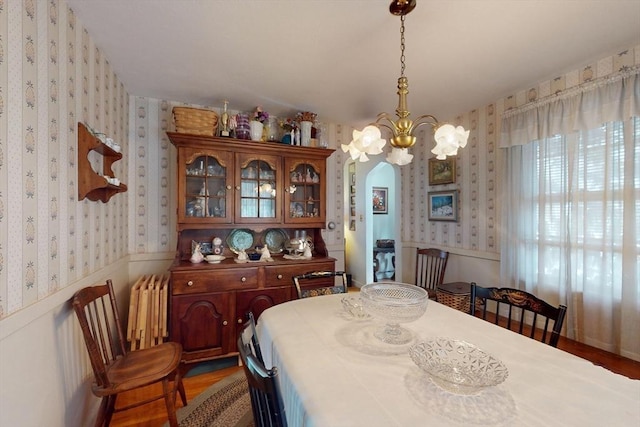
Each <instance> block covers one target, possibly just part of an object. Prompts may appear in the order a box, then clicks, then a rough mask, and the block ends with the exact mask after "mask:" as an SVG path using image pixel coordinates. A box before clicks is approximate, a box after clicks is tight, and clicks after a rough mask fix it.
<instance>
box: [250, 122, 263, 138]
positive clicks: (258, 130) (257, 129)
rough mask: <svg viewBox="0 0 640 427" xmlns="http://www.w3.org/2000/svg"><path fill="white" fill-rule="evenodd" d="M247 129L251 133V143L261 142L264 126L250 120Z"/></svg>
mask: <svg viewBox="0 0 640 427" xmlns="http://www.w3.org/2000/svg"><path fill="white" fill-rule="evenodd" d="M249 129H250V132H251V140H252V141H262V131H263V129H264V124H262V123H260V122H259V121H257V120H251V121H250V122H249Z"/></svg>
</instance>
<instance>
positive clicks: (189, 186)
mask: <svg viewBox="0 0 640 427" xmlns="http://www.w3.org/2000/svg"><path fill="white" fill-rule="evenodd" d="M167 135H168V136H169V139H170V140H171V142H172V143H173V145H175V146H176V148H177V150H178V156H177V158H178V170H177V173H178V181H177V183H178V191H177V198H178V200H177V209H178V212H177V219H178V220H177V232H178V248H177V253H176V259H175V261H174V263H173V264H172V266H171V269H170V273H171V294H170V319H171V320H170V337H171V339H172V340H173V341H177V342H180V343H181V344H182V346H183V350H184V354H183V358H184V360H185V362H187V363H191V362H198V361H202V360H208V359H213V358H217V357H221V356H225V355H229V354H232V353H235V352H236V345H235V342H236V338H237V332H238V330H239V328H240V326H241V325H242V323H243V322H244V321H245V319H246V315H247V313H248V312H249V311H251V312H253V314H254V316H255V317H256V318H258V317H259V316H260V314H261V313H262V312H263V311H264V310H265V309H267V308H269V307H271V306H273V305H275V304H280V303H283V302H286V301H289V300H291V299H292V298H296V293H295V291H294V289H293V281H292V277H293V276H294V275H297V274H304V273H307V272H309V271H315V270H332V271H333V270H334V269H335V259H333V258H330V257H328V252H327V249H326V246H325V243H324V241H323V239H322V234H321V233H320V230H321V229H322V228H324V226H325V221H326V213H325V210H326V159H327V157H329V156H330V155H331V153H332V152H333V150H329V149H324V148H313V147H298V146H289V145H285V144H281V143H272V142H254V141H246V140H236V139H232V138H217V137H207V136H197V135H189V134H183V133H174V132H168V133H167ZM296 235H306V236H307V237H306V239H307V242H308V243H309V244H310V245H311V246H312V247H313V253H312V255H313V256H312V258H311V259H303V258H301V257H295V256H294V258H295V259H288V258H291V257H290V256H287V257H285V255H290V254H289V251H288V250H287V249H290V248H288V247H287V245H288V242H289V240H290V239H291V238H293V237H294V236H296ZM214 238H219V239H220V241H221V242H222V249H220V248H213V247H212V242H213V240H214ZM195 243H201V244H202V246H203V247H204V248H205V252H208V251H210V250H211V251H218V252H220V251H221V254H222V255H223V256H225V259H224V260H223V261H221V262H219V263H215V264H213V263H208V262H206V261H204V262H202V263H198V264H194V263H192V262H191V261H190V257H191V253H192V247H193V245H194V244H195ZM265 244H266V245H267V247H268V248H269V250H270V253H271V256H272V258H273V261H272V262H264V261H258V262H245V263H240V262H238V260H237V252H238V251H239V250H245V251H246V252H250V251H252V250H254V248H255V247H256V246H259V247H263V246H264V245H265Z"/></svg>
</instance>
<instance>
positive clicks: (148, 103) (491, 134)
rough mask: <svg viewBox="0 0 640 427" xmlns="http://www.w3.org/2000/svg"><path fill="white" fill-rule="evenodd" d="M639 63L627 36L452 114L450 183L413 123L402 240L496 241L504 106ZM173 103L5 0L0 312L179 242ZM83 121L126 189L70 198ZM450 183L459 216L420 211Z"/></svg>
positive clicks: (86, 43) (336, 194)
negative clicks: (128, 86)
mask: <svg viewBox="0 0 640 427" xmlns="http://www.w3.org/2000/svg"><path fill="white" fill-rule="evenodd" d="M639 62H640V46H636V47H635V48H632V49H629V50H625V51H622V52H619V53H618V54H616V55H613V56H609V57H606V58H603V59H601V60H599V61H596V62H594V63H592V64H588V65H586V66H584V67H582V68H581V69H578V70H574V71H571V72H569V73H567V74H563V75H560V76H558V77H557V78H555V79H552V80H549V81H545V82H541V83H539V84H538V85H535V86H532V87H530V88H526V89H523V90H521V91H519V92H517V93H514V94H513V95H512V96H509V97H507V98H503V99H500V100H497V101H496V102H494V103H491V104H489V105H486V106H483V107H480V108H478V109H475V110H473V111H471V112H466V113H462V114H461V115H460V116H458V117H455V118H453V120H451V121H452V122H454V123H456V124H462V125H463V126H465V127H466V128H468V129H470V130H471V135H470V139H469V144H468V145H467V147H466V148H465V149H462V150H460V152H459V155H458V157H457V166H458V169H457V179H456V183H455V184H447V185H440V186H429V184H428V159H429V158H430V157H432V154H431V153H430V149H431V147H432V145H433V144H432V142H431V135H430V134H429V133H428V132H426V131H424V132H422V133H421V134H420V135H419V141H418V144H417V145H416V146H415V147H414V148H413V154H414V155H415V158H414V161H413V162H412V163H411V164H410V165H408V166H405V167H402V168H401V176H402V194H401V199H400V200H401V205H402V224H403V228H402V240H403V244H405V245H412V244H415V245H426V244H429V245H434V246H441V247H448V248H458V249H463V250H468V251H478V252H486V253H493V254H499V240H500V239H499V227H498V225H499V223H500V220H499V217H500V214H499V207H500V200H499V194H500V184H501V183H500V164H499V160H500V156H499V152H498V150H497V144H498V141H497V135H498V133H499V126H500V116H501V114H502V112H503V111H505V110H507V109H509V108H514V107H519V106H521V105H524V104H526V103H528V102H531V101H535V100H536V99H539V98H542V97H545V96H547V95H551V94H553V93H556V92H559V91H563V90H565V89H569V88H571V87H574V86H576V85H578V84H580V83H582V82H584V81H587V80H589V79H591V78H597V77H602V76H606V75H608V74H611V73H612V72H615V71H617V70H619V69H620V68H622V67H625V66H632V65H634V64H638V63H639ZM130 103H131V105H130ZM175 104H176V103H174V102H171V101H166V100H158V99H152V98H141V97H135V96H131V97H130V96H129V95H128V93H127V92H126V90H125V88H124V86H123V84H122V83H120V82H119V81H118V78H117V76H116V75H115V73H114V72H113V70H112V69H111V66H110V64H109V62H108V61H107V59H106V58H104V57H103V55H102V54H101V52H100V50H99V49H98V47H97V46H95V44H94V42H93V41H92V39H91V37H90V35H89V34H88V33H87V32H86V31H85V30H84V29H83V28H82V27H81V25H80V24H79V23H77V22H76V19H75V16H74V14H73V12H72V11H71V10H69V9H68V8H67V6H66V4H65V3H64V2H62V1H58V0H50V1H45V0H39V1H38V0H10V1H6V0H0V318H2V317H5V316H8V315H9V314H11V313H13V312H15V311H17V310H19V309H21V308H23V307H26V306H28V305H30V304H33V303H35V302H37V301H38V300H41V299H43V298H45V297H46V296H47V295H50V294H52V293H54V292H56V291H57V290H59V289H61V288H63V287H65V286H67V285H69V284H70V283H73V282H74V281H77V280H79V279H80V278H83V277H86V276H87V275H89V274H90V273H92V272H95V271H96V270H98V269H100V268H102V267H105V266H107V265H110V264H112V263H113V262H114V261H116V260H118V259H120V258H121V257H123V256H126V255H127V254H133V253H157V252H171V251H173V250H174V249H175V238H176V236H175V158H176V157H175V148H174V147H173V145H171V144H170V143H169V141H168V139H167V137H166V135H165V131H166V130H167V129H171V127H172V126H173V125H172V122H171V108H172V107H173V105H175ZM78 121H85V122H87V123H88V124H89V125H90V126H91V127H93V128H94V129H97V130H100V131H102V132H104V133H106V134H108V135H109V136H111V137H113V138H114V139H115V140H116V141H117V142H119V143H120V144H121V146H122V148H123V152H124V154H125V155H124V158H123V159H122V160H121V161H119V162H116V164H115V165H114V171H115V173H116V175H117V176H118V177H119V178H120V179H121V180H122V181H123V182H124V183H126V184H127V185H128V187H129V191H128V192H127V193H124V194H118V195H116V196H114V197H113V198H112V199H111V200H110V201H109V202H108V203H106V204H103V203H100V202H90V201H87V200H83V201H78V200H77V152H76V149H77V142H76V138H77V135H76V132H77V130H76V125H77V122H78ZM327 127H328V132H329V136H328V141H329V143H330V147H331V148H334V149H336V152H335V153H334V154H333V155H332V156H331V157H330V158H329V160H328V163H327V179H328V188H330V189H332V191H329V192H328V203H327V218H328V220H333V221H335V222H336V224H337V227H336V229H335V230H333V231H325V232H324V237H325V241H326V243H327V245H328V246H332V245H335V246H341V245H342V244H343V238H344V233H343V230H344V224H343V218H344V214H343V213H344V206H343V195H344V183H343V166H344V164H345V162H346V161H347V160H348V156H346V155H345V154H344V153H342V151H341V150H340V149H339V147H340V145H341V144H343V143H345V144H346V143H348V142H349V141H350V140H351V132H352V128H350V127H348V126H343V125H340V124H328V126H327ZM378 157H380V161H383V159H382V156H378ZM9 165H10V166H9ZM445 189H458V190H460V199H459V209H460V212H459V216H460V220H459V221H458V222H457V223H450V222H429V221H428V220H427V197H426V196H427V193H428V192H429V191H438V190H445Z"/></svg>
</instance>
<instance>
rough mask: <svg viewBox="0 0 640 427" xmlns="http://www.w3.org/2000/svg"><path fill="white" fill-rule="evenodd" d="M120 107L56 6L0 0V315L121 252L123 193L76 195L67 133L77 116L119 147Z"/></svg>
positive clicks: (122, 95) (124, 126)
mask: <svg viewBox="0 0 640 427" xmlns="http://www.w3.org/2000/svg"><path fill="white" fill-rule="evenodd" d="M128 111H129V95H128V94H127V92H126V90H125V88H124V86H123V85H122V84H121V83H120V82H119V81H118V78H117V76H116V75H115V73H114V72H113V70H112V69H111V66H110V64H109V62H108V61H107V60H106V58H104V56H103V55H102V53H101V52H100V50H99V49H98V47H96V46H95V45H94V43H93V41H92V40H91V37H90V35H89V34H88V33H87V31H86V30H85V29H84V28H82V26H81V25H80V23H78V22H77V21H76V17H75V15H74V13H73V12H72V11H71V10H70V9H69V8H68V7H67V6H66V4H65V3H64V2H61V1H58V0H50V1H46V0H10V1H7V0H0V318H2V317H5V316H8V315H10V314H11V313H14V312H15V311H17V310H20V309H21V308H23V307H26V306H28V305H31V304H33V303H35V302H37V301H39V300H42V299H44V298H45V297H47V296H48V295H50V294H52V293H54V292H56V291H58V290H60V289H61V288H63V287H65V286H67V285H68V284H70V283H73V282H74V281H76V280H78V279H80V278H82V277H85V276H87V275H88V274H90V273H91V272H93V271H96V270H98V269H100V268H102V267H104V266H106V265H109V264H110V263H112V262H113V261H115V260H117V259H119V258H121V257H123V256H125V255H126V254H127V237H128V229H127V212H128V202H127V196H126V193H125V195H117V196H115V197H113V198H112V199H111V200H110V201H109V203H106V204H104V203H96V202H91V201H88V200H83V201H78V200H77V199H78V189H77V135H76V133H77V122H78V121H83V122H86V123H87V124H89V126H91V127H92V128H94V129H96V130H98V131H100V132H103V133H105V134H107V135H108V136H110V137H112V138H113V139H114V140H116V141H118V142H119V143H120V145H121V146H122V148H123V150H124V151H125V152H126V151H127V147H128V142H127V138H126V136H127V132H128ZM127 162H128V160H127V156H125V157H124V158H123V159H122V160H121V161H119V162H117V163H116V164H114V172H115V173H116V175H117V176H118V177H119V178H120V179H121V181H122V182H125V183H128V182H127V181H128V179H127Z"/></svg>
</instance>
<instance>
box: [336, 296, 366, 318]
mask: <svg viewBox="0 0 640 427" xmlns="http://www.w3.org/2000/svg"><path fill="white" fill-rule="evenodd" d="M342 307H343V308H344V311H345V313H347V315H348V316H349V318H351V319H355V320H365V319H369V318H371V316H370V315H369V313H367V312H366V311H365V309H364V306H363V305H362V300H361V299H360V298H356V297H353V296H346V297H342Z"/></svg>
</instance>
